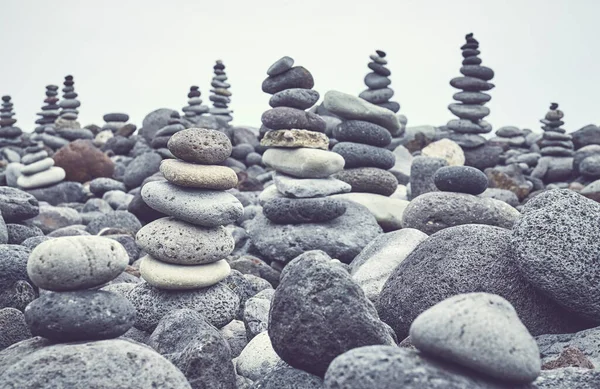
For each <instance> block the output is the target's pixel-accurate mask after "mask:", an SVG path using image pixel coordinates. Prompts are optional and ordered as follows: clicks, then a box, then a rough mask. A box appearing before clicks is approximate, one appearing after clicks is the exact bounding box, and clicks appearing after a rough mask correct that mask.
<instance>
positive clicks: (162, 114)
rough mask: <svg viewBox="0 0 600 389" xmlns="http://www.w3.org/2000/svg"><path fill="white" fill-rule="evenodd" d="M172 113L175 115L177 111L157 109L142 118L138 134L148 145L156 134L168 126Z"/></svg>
mask: <svg viewBox="0 0 600 389" xmlns="http://www.w3.org/2000/svg"><path fill="white" fill-rule="evenodd" d="M174 113H177V111H174V110H172V109H168V108H159V109H157V110H154V111H152V112H150V113H149V114H148V115H146V117H145V118H144V120H143V122H142V128H140V130H139V134H140V135H141V136H142V137H144V139H145V140H146V142H148V144H150V143H151V142H152V139H154V136H155V135H156V133H157V132H158V131H159V130H160V129H161V128H163V127H165V126H166V125H168V124H169V121H170V120H171V115H173V114H174Z"/></svg>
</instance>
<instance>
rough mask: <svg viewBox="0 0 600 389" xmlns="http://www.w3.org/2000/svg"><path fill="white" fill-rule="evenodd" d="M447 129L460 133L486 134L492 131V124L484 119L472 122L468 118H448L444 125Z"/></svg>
mask: <svg viewBox="0 0 600 389" xmlns="http://www.w3.org/2000/svg"><path fill="white" fill-rule="evenodd" d="M446 127H448V129H449V130H452V131H456V132H459V133H461V134H487V133H488V132H491V131H492V126H491V125H490V124H489V123H488V122H486V121H485V120H480V121H479V122H477V123H473V122H472V121H470V120H465V119H459V120H456V119H454V120H450V121H449V122H448V124H447V125H446Z"/></svg>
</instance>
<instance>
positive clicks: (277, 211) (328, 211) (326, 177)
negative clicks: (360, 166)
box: [261, 57, 350, 224]
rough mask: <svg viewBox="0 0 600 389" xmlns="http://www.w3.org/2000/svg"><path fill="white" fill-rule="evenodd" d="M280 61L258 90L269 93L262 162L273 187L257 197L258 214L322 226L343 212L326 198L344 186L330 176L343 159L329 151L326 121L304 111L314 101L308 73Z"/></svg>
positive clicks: (280, 221) (281, 221) (289, 61)
mask: <svg viewBox="0 0 600 389" xmlns="http://www.w3.org/2000/svg"><path fill="white" fill-rule="evenodd" d="M293 65H294V60H293V59H292V58H290V57H283V58H281V59H280V60H278V61H277V62H275V63H274V64H273V65H272V66H271V67H270V68H269V69H268V70H267V75H268V77H267V78H266V79H265V80H264V81H263V84H262V90H263V92H265V93H269V94H271V95H273V96H272V97H271V99H270V100H269V105H270V106H271V107H273V108H272V109H270V110H268V111H266V112H265V113H263V115H262V124H263V128H264V130H265V133H264V136H263V138H262V139H261V145H262V146H265V147H269V149H268V150H266V151H265V152H264V154H263V162H264V163H265V164H266V165H267V166H270V167H271V168H273V169H275V171H276V174H275V179H274V181H275V184H274V185H273V186H272V187H269V188H267V189H266V190H265V191H264V192H263V194H261V196H262V198H263V200H264V206H263V213H264V215H265V217H266V218H267V219H269V220H270V221H271V222H273V223H276V224H300V223H323V222H328V221H330V220H333V219H336V218H338V217H339V216H341V215H343V214H344V213H345V212H346V204H345V203H344V202H342V201H339V200H335V199H332V198H329V197H327V196H329V195H333V194H336V193H343V192H348V191H349V190H350V186H349V185H348V184H346V183H344V182H342V181H340V180H337V179H334V178H331V177H330V176H331V175H332V174H335V173H337V172H339V171H341V170H342V169H343V167H344V159H343V158H342V157H341V156H339V155H338V154H336V153H334V152H331V151H329V138H328V137H327V135H325V134H324V132H325V127H326V123H325V121H324V120H323V119H322V118H321V117H320V116H319V115H316V114H314V113H311V112H306V111H305V110H306V109H308V108H310V107H312V106H313V105H314V104H315V103H316V102H317V100H318V99H319V93H318V92H317V91H315V90H312V87H313V86H314V80H313V77H312V75H311V73H310V72H309V71H308V70H306V69H305V68H303V67H301V66H296V67H294V66H293Z"/></svg>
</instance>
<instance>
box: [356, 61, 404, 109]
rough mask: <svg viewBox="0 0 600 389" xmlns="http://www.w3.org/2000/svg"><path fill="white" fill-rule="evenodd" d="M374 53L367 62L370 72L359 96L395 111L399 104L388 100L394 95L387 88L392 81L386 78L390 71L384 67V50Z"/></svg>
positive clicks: (390, 89) (385, 63)
mask: <svg viewBox="0 0 600 389" xmlns="http://www.w3.org/2000/svg"><path fill="white" fill-rule="evenodd" d="M375 53H376V54H372V55H371V57H370V58H371V62H370V63H369V69H371V70H372V72H371V73H369V74H367V75H366V76H365V85H367V88H369V89H367V90H365V91H363V92H362V93H361V94H360V95H359V97H360V98H361V99H364V100H367V101H368V102H369V103H371V104H375V105H378V106H380V107H382V108H387V109H389V110H390V111H392V112H394V113H397V112H398V111H400V104H398V103H397V102H395V101H390V99H391V98H392V96H394V90H393V89H392V88H389V85H390V84H391V83H392V81H391V80H390V79H389V78H388V77H389V76H390V75H391V74H392V72H390V70H389V69H388V68H386V67H385V65H387V60H386V59H385V55H386V54H385V52H384V51H381V50H376V51H375Z"/></svg>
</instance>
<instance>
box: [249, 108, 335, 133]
mask: <svg viewBox="0 0 600 389" xmlns="http://www.w3.org/2000/svg"><path fill="white" fill-rule="evenodd" d="M261 120H262V123H263V125H264V126H265V127H268V128H270V129H272V130H288V129H300V130H309V131H317V132H325V129H326V128H327V123H325V120H323V119H322V118H321V117H320V116H319V115H317V114H314V113H312V112H306V111H302V110H300V109H296V108H290V107H277V108H273V109H270V110H268V111H265V112H264V113H263V114H262V117H261Z"/></svg>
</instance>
